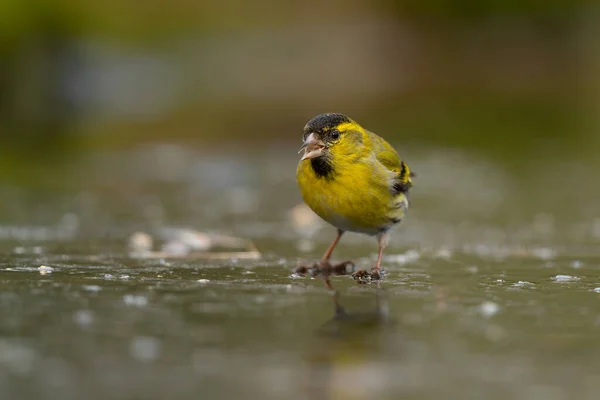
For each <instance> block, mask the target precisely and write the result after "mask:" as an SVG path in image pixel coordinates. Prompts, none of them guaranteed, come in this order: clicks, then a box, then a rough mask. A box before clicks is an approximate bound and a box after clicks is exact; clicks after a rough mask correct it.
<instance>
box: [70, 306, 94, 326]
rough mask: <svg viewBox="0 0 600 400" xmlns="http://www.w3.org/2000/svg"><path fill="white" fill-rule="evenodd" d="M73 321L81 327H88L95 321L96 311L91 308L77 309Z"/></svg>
mask: <svg viewBox="0 0 600 400" xmlns="http://www.w3.org/2000/svg"><path fill="white" fill-rule="evenodd" d="M73 322H75V323H76V324H77V325H79V326H80V327H81V328H86V327H88V326H90V325H92V324H93V323H94V313H93V312H91V311H90V310H77V311H75V313H74V314H73Z"/></svg>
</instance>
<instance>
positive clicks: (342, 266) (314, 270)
mask: <svg viewBox="0 0 600 400" xmlns="http://www.w3.org/2000/svg"><path fill="white" fill-rule="evenodd" d="M343 234H344V231H343V230H341V229H338V231H337V236H336V237H335V239H334V241H333V242H332V243H331V244H330V245H329V247H328V248H327V251H325V254H323V257H322V258H321V260H320V261H319V262H318V263H314V264H313V265H312V266H310V267H307V266H302V265H301V266H299V267H297V268H296V273H303V274H305V273H307V272H310V274H311V275H312V276H316V275H319V274H323V276H325V279H326V280H327V277H328V276H329V275H331V274H336V275H345V274H346V267H347V266H349V265H351V266H352V267H354V263H353V262H352V261H344V262H341V263H338V264H333V265H332V264H331V263H330V262H329V260H330V258H331V254H332V253H333V250H334V249H335V247H336V246H337V244H338V242H339V241H340V239H341V237H342V235H343ZM326 284H327V286H328V287H329V286H330V284H328V283H327V282H326Z"/></svg>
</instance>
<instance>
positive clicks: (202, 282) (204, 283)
mask: <svg viewBox="0 0 600 400" xmlns="http://www.w3.org/2000/svg"><path fill="white" fill-rule="evenodd" d="M196 282H198V283H201V284H203V285H206V284H207V283H209V282H210V279H198V280H197V281H196Z"/></svg>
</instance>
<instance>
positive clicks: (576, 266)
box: [571, 260, 583, 269]
mask: <svg viewBox="0 0 600 400" xmlns="http://www.w3.org/2000/svg"><path fill="white" fill-rule="evenodd" d="M582 264H583V263H582V262H581V261H579V260H575V261H573V262H572V263H571V268H574V269H579V268H581V266H582Z"/></svg>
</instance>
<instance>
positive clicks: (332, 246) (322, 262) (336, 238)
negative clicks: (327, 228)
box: [319, 229, 344, 266]
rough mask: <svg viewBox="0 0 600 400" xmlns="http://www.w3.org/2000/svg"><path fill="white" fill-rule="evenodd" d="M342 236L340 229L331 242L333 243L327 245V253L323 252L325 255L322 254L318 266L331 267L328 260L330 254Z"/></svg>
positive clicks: (342, 232)
mask: <svg viewBox="0 0 600 400" xmlns="http://www.w3.org/2000/svg"><path fill="white" fill-rule="evenodd" d="M343 234H344V231H343V230H341V229H338V231H337V236H336V237H335V239H334V240H333V243H331V244H330V245H329V247H328V248H327V251H325V254H323V258H321V261H320V262H319V264H321V265H324V266H325V265H331V264H329V259H330V258H331V254H332V253H333V250H334V249H335V246H337V244H338V243H339V241H340V239H341V238H342V235H343Z"/></svg>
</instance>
